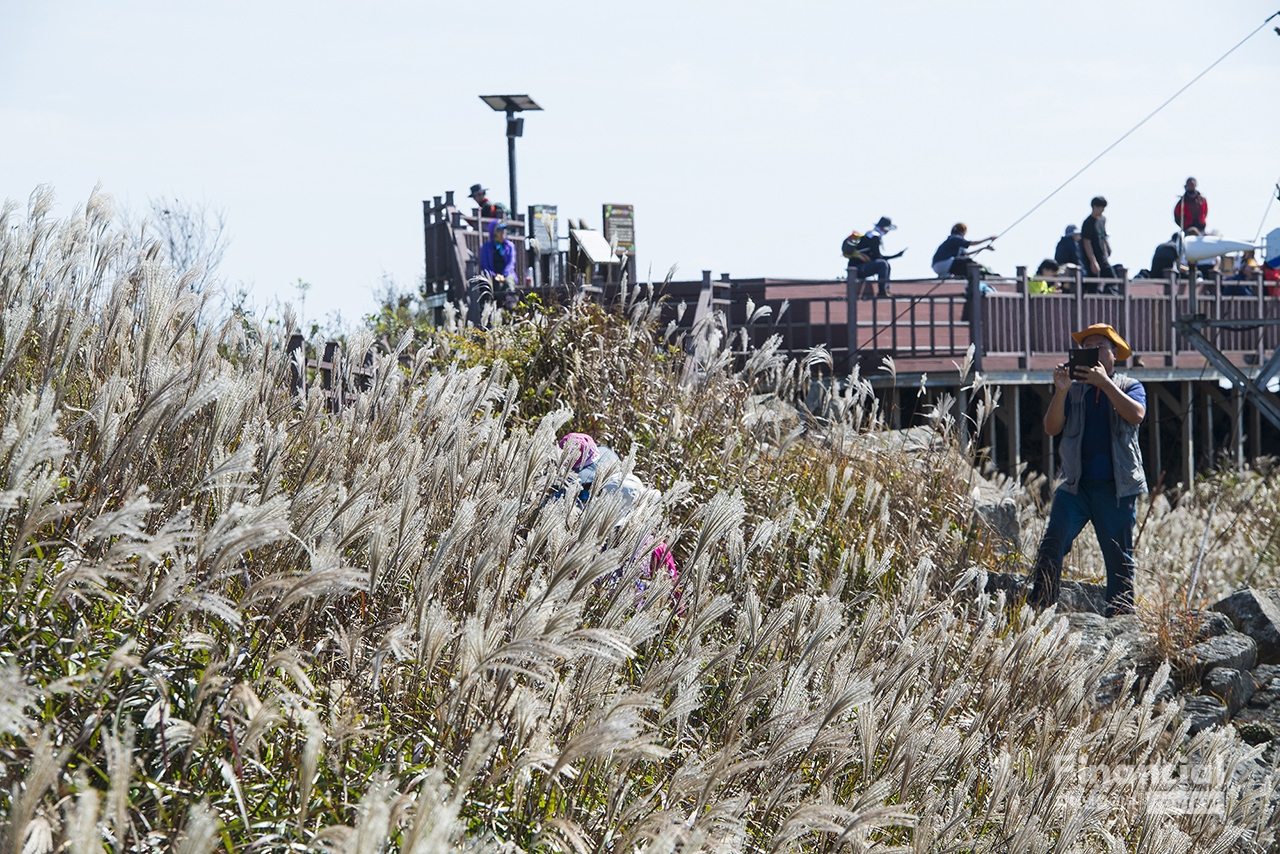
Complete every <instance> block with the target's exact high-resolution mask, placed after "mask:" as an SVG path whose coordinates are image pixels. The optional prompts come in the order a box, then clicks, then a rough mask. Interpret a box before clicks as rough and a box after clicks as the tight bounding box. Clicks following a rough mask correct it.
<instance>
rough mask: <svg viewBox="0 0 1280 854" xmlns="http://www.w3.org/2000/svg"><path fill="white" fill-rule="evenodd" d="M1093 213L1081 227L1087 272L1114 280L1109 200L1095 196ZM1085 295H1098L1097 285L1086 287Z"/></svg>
mask: <svg viewBox="0 0 1280 854" xmlns="http://www.w3.org/2000/svg"><path fill="white" fill-rule="evenodd" d="M1089 206H1090V207H1091V208H1092V209H1093V210H1092V212H1091V213H1090V214H1089V215H1088V216H1087V217H1085V220H1084V224H1082V225H1081V226H1080V248H1081V249H1082V250H1083V251H1084V266H1085V272H1086V273H1087V274H1088V275H1090V276H1093V277H1094V278H1103V279H1114V278H1115V277H1116V274H1115V271H1114V270H1112V269H1111V241H1109V240H1108V239H1107V218H1106V217H1105V216H1103V215H1102V214H1103V211H1105V210H1106V209H1107V200H1106V199H1104V198H1103V197H1102V196H1094V197H1093V199H1092V200H1091V201H1090V202H1089ZM1084 290H1085V293H1097V292H1098V286H1097V284H1092V285H1085V289H1084Z"/></svg>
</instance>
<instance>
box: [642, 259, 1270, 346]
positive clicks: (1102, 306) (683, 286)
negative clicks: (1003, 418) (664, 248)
mask: <svg viewBox="0 0 1280 854" xmlns="http://www.w3.org/2000/svg"><path fill="white" fill-rule="evenodd" d="M1027 281H1028V280H1027V276H1026V275H1025V273H1024V272H1022V271H1021V270H1020V271H1019V276H1018V277H1016V278H996V279H987V280H985V282H984V284H986V285H987V286H988V287H990V288H992V292H989V293H984V294H982V296H981V302H982V304H981V306H973V305H972V304H970V298H969V297H968V296H967V295H966V287H965V284H966V283H965V282H964V281H962V280H958V279H925V280H903V281H895V282H893V283H891V291H892V295H891V296H889V297H871V298H859V295H857V294H855V295H853V296H854V298H853V300H852V301H851V300H850V296H851V294H850V293H849V290H850V288H849V285H848V283H847V282H845V281H840V280H825V281H813V280H782V279H736V280H733V281H732V282H728V281H720V282H716V283H715V284H717V285H721V286H726V290H727V295H728V298H729V303H730V304H729V305H728V307H727V312H726V313H727V316H728V325H729V328H730V331H731V332H733V333H734V334H737V332H738V330H741V329H746V330H747V334H748V337H749V339H750V340H751V341H752V343H753V344H756V345H760V344H763V343H764V342H765V341H766V340H767V339H768V338H769V336H771V335H775V334H776V335H779V336H780V337H781V340H782V349H783V350H784V351H787V352H788V353H789V355H791V356H793V357H800V356H803V354H804V353H805V352H807V351H808V350H809V349H810V348H812V347H815V346H818V345H822V346H825V347H826V348H827V349H828V350H829V351H830V352H831V353H832V356H833V359H834V361H835V363H836V369H837V371H841V370H847V369H848V368H849V367H851V366H852V364H853V362H854V361H858V362H861V363H862V365H863V367H864V370H865V369H870V368H874V367H878V366H879V364H880V362H881V361H882V359H883V357H884V356H886V355H888V356H893V357H894V359H895V360H897V361H898V362H899V363H900V365H903V366H905V367H906V369H910V366H911V365H912V364H913V363H915V364H916V365H917V366H919V367H923V368H924V369H926V370H927V369H944V368H947V367H949V366H950V365H951V364H952V363H954V362H958V361H959V360H960V359H962V358H963V357H964V355H965V353H966V351H967V350H968V347H969V344H970V342H971V340H972V337H971V336H972V335H973V333H974V327H975V325H977V326H979V328H980V343H981V346H980V347H979V348H977V349H978V354H979V357H980V359H981V361H982V363H983V365H984V367H985V368H986V369H987V370H993V369H1047V368H1050V367H1052V366H1053V365H1054V364H1057V363H1058V362H1060V361H1062V358H1063V354H1064V353H1065V352H1066V351H1067V350H1068V349H1069V348H1070V347H1071V346H1072V345H1071V333H1072V332H1073V331H1075V330H1077V329H1083V328H1084V327H1086V326H1088V325H1090V324H1092V323H1109V324H1111V325H1112V326H1113V327H1115V329H1116V330H1117V331H1119V332H1120V334H1121V335H1123V336H1124V337H1125V339H1126V340H1128V341H1129V342H1130V344H1131V346H1132V348H1133V351H1134V354H1135V356H1139V357H1141V358H1142V360H1143V362H1144V364H1145V365H1146V366H1147V367H1179V366H1181V367H1198V366H1200V365H1203V364H1204V360H1203V357H1202V356H1200V355H1199V354H1198V353H1197V352H1196V351H1195V350H1194V349H1193V348H1192V347H1191V346H1190V345H1189V344H1188V343H1187V342H1186V341H1185V340H1183V339H1182V337H1181V336H1179V335H1177V334H1175V332H1174V330H1173V320H1174V318H1176V317H1181V316H1185V315H1187V314H1188V313H1189V312H1190V311H1191V307H1190V304H1189V303H1190V301H1189V299H1188V295H1187V288H1188V283H1187V281H1186V280H1185V279H1182V280H1178V279H1168V280H1166V279H1125V280H1114V281H1109V280H1102V279H1090V278H1083V279H1070V278H1062V279H1050V280H1049V281H1050V282H1051V283H1053V284H1054V285H1056V286H1058V287H1063V288H1066V289H1068V291H1067V292H1062V293H1050V294H1032V293H1029V291H1028V287H1027ZM711 284H712V283H711V281H710V275H709V274H706V275H704V279H703V281H702V282H696V281H692V282H672V283H670V284H669V285H668V289H669V290H670V291H671V293H672V294H675V293H680V294H683V295H684V298H685V299H686V300H691V299H692V297H691V295H692V294H693V293H694V292H695V291H696V289H697V288H698V287H699V285H701V286H702V287H703V288H704V289H705V288H708V287H710V285H711ZM1241 285H1242V286H1244V287H1245V288H1248V289H1249V290H1251V291H1252V292H1251V293H1250V294H1249V295H1233V294H1231V293H1230V292H1229V288H1230V287H1231V286H1241ZM1106 289H1110V290H1111V291H1113V292H1112V293H1106V292H1104V291H1105V290H1106ZM1090 291H1096V292H1090ZM1224 291H1228V292H1227V293H1224ZM693 301H696V300H693ZM748 301H750V303H751V304H753V305H754V306H761V305H768V306H769V307H770V308H771V310H772V311H771V314H770V316H768V317H765V318H762V319H760V320H758V321H757V322H756V323H754V324H750V325H748V323H747V308H748ZM851 306H852V311H851V310H850V307H851ZM975 307H976V308H977V309H978V311H977V314H978V315H979V317H980V321H979V323H978V324H974V323H972V322H971V321H970V319H969V318H970V316H971V315H972V314H974V311H973V309H974V308H975ZM1196 311H1197V312H1199V313H1202V314H1204V315H1205V316H1206V317H1207V318H1209V319H1224V320H1239V321H1240V327H1239V328H1231V327H1219V328H1217V329H1215V330H1214V332H1213V334H1215V335H1216V336H1217V340H1216V341H1215V343H1216V344H1217V346H1218V348H1219V349H1220V350H1222V351H1223V352H1224V353H1226V354H1227V355H1228V356H1230V357H1231V358H1232V360H1233V361H1235V362H1237V363H1241V364H1260V363H1261V362H1262V361H1263V360H1264V359H1265V358H1266V356H1267V354H1269V353H1270V352H1271V351H1273V350H1275V349H1276V348H1277V347H1280V326H1274V325H1273V326H1258V325H1256V324H1251V323H1250V321H1252V320H1257V319H1259V318H1280V299H1276V298H1275V297H1269V296H1266V295H1265V293H1264V289H1263V283H1262V282H1261V281H1248V282H1221V281H1219V282H1203V283H1201V284H1200V290H1199V295H1198V299H1197V305H1196ZM668 312H669V313H670V314H671V315H672V318H674V309H673V308H672V307H669V308H668ZM665 319H667V318H666V317H665V315H664V320H665ZM692 323H693V312H691V311H689V312H686V314H685V317H684V320H683V322H682V323H681V324H680V325H681V326H683V327H688V326H690V325H692ZM850 343H852V345H853V346H852V348H850ZM851 349H852V359H851V356H850V351H851Z"/></svg>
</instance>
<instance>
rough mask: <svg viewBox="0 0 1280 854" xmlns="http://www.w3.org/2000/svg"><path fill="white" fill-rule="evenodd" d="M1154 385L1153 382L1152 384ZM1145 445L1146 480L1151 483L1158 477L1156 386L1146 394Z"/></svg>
mask: <svg viewBox="0 0 1280 854" xmlns="http://www.w3.org/2000/svg"><path fill="white" fill-rule="evenodd" d="M1152 385H1154V383H1153V384H1152ZM1147 445H1148V446H1149V447H1150V448H1151V457H1150V465H1149V468H1148V471H1147V482H1148V483H1150V484H1152V485H1153V488H1154V484H1155V483H1156V482H1157V481H1158V480H1159V479H1160V471H1161V467H1160V393H1159V390H1158V389H1156V388H1152V389H1151V393H1150V394H1148V395H1147Z"/></svg>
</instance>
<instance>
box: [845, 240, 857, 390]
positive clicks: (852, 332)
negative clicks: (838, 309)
mask: <svg viewBox="0 0 1280 854" xmlns="http://www.w3.org/2000/svg"><path fill="white" fill-rule="evenodd" d="M857 269H858V268H857V267H855V266H854V264H853V262H850V263H849V266H848V268H847V270H846V271H845V280H844V299H845V303H844V304H845V309H846V312H847V313H846V316H845V324H846V326H847V332H846V333H845V334H846V335H847V336H848V341H847V342H846V343H847V346H848V349H849V373H853V366H854V365H856V364H858V273H857Z"/></svg>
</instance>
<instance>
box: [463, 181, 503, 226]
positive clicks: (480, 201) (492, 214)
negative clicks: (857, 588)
mask: <svg viewBox="0 0 1280 854" xmlns="http://www.w3.org/2000/svg"><path fill="white" fill-rule="evenodd" d="M488 192H489V191H488V189H486V188H484V187H482V186H480V185H479V184H472V185H471V198H472V199H474V200H475V203H476V205H477V206H479V208H480V216H481V218H483V219H506V218H507V208H506V206H505V205H501V204H494V203H493V202H491V201H489V196H488Z"/></svg>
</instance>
